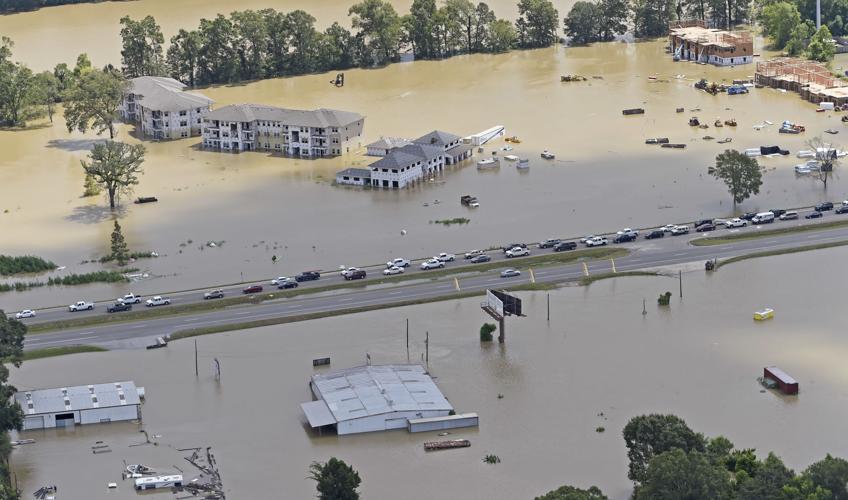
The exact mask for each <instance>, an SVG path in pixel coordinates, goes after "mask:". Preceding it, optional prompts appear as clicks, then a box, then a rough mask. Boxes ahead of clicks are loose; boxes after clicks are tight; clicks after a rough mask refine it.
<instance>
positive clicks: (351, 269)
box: [339, 267, 360, 278]
mask: <svg viewBox="0 0 848 500" xmlns="http://www.w3.org/2000/svg"><path fill="white" fill-rule="evenodd" d="M359 270H360V269H359V268H358V267H348V268H347V269H345V270H343V271H342V272H341V273H339V274H341V275H342V278H347V277H348V276H349V275H351V274H353V273H356V272H357V271H359Z"/></svg>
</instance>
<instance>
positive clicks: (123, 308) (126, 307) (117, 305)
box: [106, 300, 132, 313]
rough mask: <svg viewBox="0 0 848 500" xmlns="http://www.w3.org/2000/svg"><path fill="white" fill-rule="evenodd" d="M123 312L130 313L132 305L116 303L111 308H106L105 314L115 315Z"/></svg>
mask: <svg viewBox="0 0 848 500" xmlns="http://www.w3.org/2000/svg"><path fill="white" fill-rule="evenodd" d="M123 311H132V304H130V303H128V302H122V301H120V300H119V301H117V302H115V303H114V304H112V305H111V306H109V307H107V308H106V312H107V313H117V312H123Z"/></svg>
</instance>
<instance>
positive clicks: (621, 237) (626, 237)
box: [612, 234, 636, 243]
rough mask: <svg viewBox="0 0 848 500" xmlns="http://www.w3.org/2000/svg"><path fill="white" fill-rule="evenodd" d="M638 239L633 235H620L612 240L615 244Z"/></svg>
mask: <svg viewBox="0 0 848 500" xmlns="http://www.w3.org/2000/svg"><path fill="white" fill-rule="evenodd" d="M635 239H636V237H635V236H633V235H632V234H619V235H618V236H616V237H615V239H613V240H612V242H613V243H627V242H628V241H633V240H635Z"/></svg>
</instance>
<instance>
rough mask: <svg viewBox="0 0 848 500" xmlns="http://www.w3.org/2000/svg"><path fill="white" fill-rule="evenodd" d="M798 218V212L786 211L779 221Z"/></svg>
mask: <svg viewBox="0 0 848 500" xmlns="http://www.w3.org/2000/svg"><path fill="white" fill-rule="evenodd" d="M797 218H798V212H796V211H794V210H787V211H786V212H784V213H783V214H782V215H781V216H780V220H793V219H797Z"/></svg>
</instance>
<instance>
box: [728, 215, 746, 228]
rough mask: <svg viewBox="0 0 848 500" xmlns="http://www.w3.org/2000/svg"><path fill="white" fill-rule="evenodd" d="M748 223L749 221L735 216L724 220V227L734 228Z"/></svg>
mask: <svg viewBox="0 0 848 500" xmlns="http://www.w3.org/2000/svg"><path fill="white" fill-rule="evenodd" d="M747 225H748V221H746V220H743V219H740V218H739V217H734V218H732V219H730V220H726V221H724V227H726V228H727V229H732V228H735V227H745V226H747Z"/></svg>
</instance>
